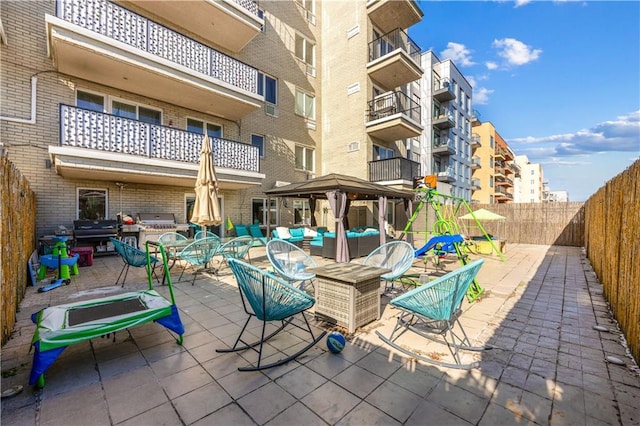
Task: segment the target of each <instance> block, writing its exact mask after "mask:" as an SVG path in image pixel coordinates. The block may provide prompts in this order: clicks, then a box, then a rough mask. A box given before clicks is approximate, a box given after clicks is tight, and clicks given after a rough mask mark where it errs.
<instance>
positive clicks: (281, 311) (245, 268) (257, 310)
mask: <svg viewBox="0 0 640 426" xmlns="http://www.w3.org/2000/svg"><path fill="white" fill-rule="evenodd" d="M228 263H229V267H230V268H231V270H232V271H233V274H234V276H235V278H236V281H237V283H238V288H239V289H240V297H241V299H242V306H243V308H244V311H245V312H246V313H247V315H248V317H247V321H246V322H245V324H244V327H242V330H241V331H240V334H239V335H238V338H237V339H236V341H235V343H234V344H233V347H231V348H223V349H216V352H238V351H244V350H247V349H252V350H254V351H256V352H257V353H258V361H257V362H256V363H255V364H254V365H249V366H246V367H240V368H238V370H240V371H256V370H264V369H266V368H271V367H276V366H278V365H282V364H285V363H287V362H289V361H291V360H294V359H296V358H297V357H298V356H300V355H302V354H303V353H304V352H306V351H308V350H309V349H311V348H312V347H313V346H314V345H315V344H316V343H318V342H319V341H320V340H322V338H323V337H324V336H325V334H326V331H323V332H322V333H320V334H319V335H318V336H316V335H314V333H313V330H312V329H311V326H310V325H309V321H308V320H307V317H306V316H305V314H304V312H305V311H306V310H308V309H309V308H311V307H312V306H313V305H314V304H315V302H316V301H315V299H314V298H313V297H311V296H309V295H308V294H307V293H305V292H304V291H301V290H298V289H297V288H295V287H293V286H291V285H289V284H287V282H286V281H284V280H282V279H280V278H278V277H276V276H275V275H273V274H271V273H269V272H267V271H265V270H262V269H260V268H257V267H255V266H252V265H249V264H248V263H245V262H242V261H240V260H236V259H229V260H228ZM298 314H300V316H301V317H302V319H303V320H304V322H303V324H298V323H294V322H293V318H294V316H295V315H298ZM251 318H256V319H258V320H260V321H262V330H261V334H260V340H258V341H256V342H253V343H247V342H246V341H245V340H243V334H244V332H245V331H246V330H247V325H249V321H251ZM268 322H280V326H279V327H278V328H277V329H276V330H275V331H274V332H272V333H270V334H269V335H265V334H266V327H267V323H268ZM289 324H291V325H292V326H294V327H297V328H299V329H300V330H302V331H304V332H307V333H309V335H310V336H311V341H310V342H309V343H308V344H307V345H305V346H304V347H303V348H302V349H300V350H299V351H297V352H296V353H294V354H291V355H288V356H285V357H283V358H281V359H280V360H278V361H275V362H273V363H268V364H263V363H262V349H263V346H264V344H265V342H267V341H270V339H272V338H273V337H275V336H276V335H277V334H278V333H280V332H281V331H282V330H284V329H285V327H286V326H287V325H289ZM298 334H299V333H298ZM270 343H271V345H273V343H272V342H270ZM257 346H258V348H257V349H256V347H257Z"/></svg>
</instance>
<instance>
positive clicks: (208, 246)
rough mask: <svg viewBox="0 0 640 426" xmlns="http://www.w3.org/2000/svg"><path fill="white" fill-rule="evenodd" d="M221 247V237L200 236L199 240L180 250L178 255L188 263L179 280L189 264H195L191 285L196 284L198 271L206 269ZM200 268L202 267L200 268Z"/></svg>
mask: <svg viewBox="0 0 640 426" xmlns="http://www.w3.org/2000/svg"><path fill="white" fill-rule="evenodd" d="M219 248H220V238H218V237H208V238H200V239H199V240H195V241H193V242H192V243H190V244H189V245H187V246H186V247H185V248H183V249H182V250H180V251H179V252H178V254H177V255H176V257H177V258H178V259H180V260H182V261H184V262H186V264H185V265H184V268H183V269H182V272H181V273H180V277H179V278H178V281H179V280H181V279H182V275H183V274H184V271H185V270H186V268H187V267H188V266H194V267H195V268H196V269H195V271H194V272H193V281H191V285H193V284H195V282H196V276H197V275H198V272H200V271H201V270H202V269H204V268H205V267H206V266H207V264H208V263H209V262H210V261H211V259H212V258H213V256H215V255H216V253H217V252H218V249H219ZM198 268H200V269H198Z"/></svg>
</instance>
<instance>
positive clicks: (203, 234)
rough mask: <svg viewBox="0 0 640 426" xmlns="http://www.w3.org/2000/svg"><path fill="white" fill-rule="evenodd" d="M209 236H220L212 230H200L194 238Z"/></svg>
mask: <svg viewBox="0 0 640 426" xmlns="http://www.w3.org/2000/svg"><path fill="white" fill-rule="evenodd" d="M208 237H212V238H218V239H219V238H220V237H218V236H217V235H216V234H214V233H213V232H211V231H198V232H196V234H195V235H194V237H193V238H194V239H196V240H199V239H201V238H208Z"/></svg>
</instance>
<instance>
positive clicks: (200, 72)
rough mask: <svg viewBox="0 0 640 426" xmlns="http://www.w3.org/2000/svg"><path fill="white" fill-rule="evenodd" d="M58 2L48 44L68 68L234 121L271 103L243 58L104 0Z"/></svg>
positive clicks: (84, 76)
mask: <svg viewBox="0 0 640 426" xmlns="http://www.w3.org/2000/svg"><path fill="white" fill-rule="evenodd" d="M150 3H164V2H150ZM166 3H171V2H166ZM56 4H57V9H56V17H54V16H51V15H46V18H45V20H46V27H47V35H48V37H47V43H48V45H47V47H48V51H49V56H50V57H51V58H52V59H53V64H54V66H55V68H56V69H57V70H58V71H59V72H61V73H63V74H69V75H73V76H75V77H79V78H82V79H84V80H88V81H93V82H97V83H100V84H103V85H105V86H111V87H114V88H117V89H120V90H125V91H128V92H131V93H135V94H138V95H141V96H145V97H149V98H153V99H158V100H160V101H163V102H167V103H170V104H173V105H178V106H181V107H184V108H189V109H192V110H194V111H200V112H202V113H205V114H212V115H216V116H219V117H223V118H226V119H229V120H233V121H237V120H239V119H240V118H242V117H243V116H245V115H247V114H249V113H250V112H252V111H254V110H256V109H258V108H261V107H262V105H263V104H264V98H263V97H262V96H260V95H258V70H257V69H255V68H253V67H251V66H249V65H247V64H245V63H243V62H240V61H238V60H236V59H234V58H232V57H230V56H227V55H225V54H223V53H221V52H219V51H217V50H215V49H211V48H210V47H208V46H206V45H204V44H202V43H199V42H197V41H195V40H192V39H190V38H188V37H185V36H183V35H182V34H180V33H177V32H175V31H172V30H170V29H168V28H166V27H164V26H162V25H160V24H158V23H156V22H153V21H151V20H149V19H147V18H144V17H143V16H140V15H138V14H136V13H133V12H131V11H129V10H127V9H125V8H123V7H121V6H118V5H116V4H113V3H110V2H107V1H104V0H83V1H80V0H60V1H58V2H57V3H56ZM160 88H161V90H160Z"/></svg>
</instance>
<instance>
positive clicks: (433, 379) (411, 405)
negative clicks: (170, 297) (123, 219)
mask: <svg viewBox="0 0 640 426" xmlns="http://www.w3.org/2000/svg"><path fill="white" fill-rule="evenodd" d="M475 257H477V256H473V258H475ZM505 257H506V261H505V262H501V261H500V260H499V259H498V258H497V257H495V256H486V257H485V259H486V261H485V263H484V265H483V267H482V269H481V270H480V273H479V275H478V282H479V283H480V284H481V285H482V286H483V287H484V288H485V290H486V291H485V294H484V295H483V296H482V297H481V298H480V299H479V300H478V301H476V302H473V303H468V302H465V304H464V309H465V313H464V314H463V316H462V318H461V320H462V322H463V324H464V326H465V329H466V331H467V334H468V335H469V337H470V338H471V340H472V341H473V342H474V343H480V344H490V345H493V346H495V347H496V349H494V350H491V351H485V352H482V353H480V354H479V355H475V356H476V358H477V359H478V360H479V361H480V368H477V369H474V370H470V371H461V370H452V369H447V368H442V367H438V366H435V365H431V364H425V363H421V362H416V361H415V360H413V359H408V358H407V357H404V356H401V355H400V354H398V353H395V352H394V351H393V350H392V349H391V348H390V347H388V346H385V345H384V344H383V343H382V341H381V340H380V339H379V338H378V337H377V336H376V334H375V331H376V330H380V331H382V332H383V333H384V334H387V335H388V333H389V331H390V330H391V328H392V327H393V324H394V322H395V317H396V315H397V313H398V312H397V310H395V309H391V308H390V307H389V306H387V304H386V302H388V300H389V299H388V298H387V297H383V298H382V317H381V319H380V320H379V321H376V322H373V323H371V324H369V325H367V326H364V327H362V328H360V329H358V330H356V333H354V335H352V336H350V339H349V342H348V344H347V347H346V348H345V349H344V351H343V352H341V353H340V354H337V355H336V354H332V353H330V352H328V351H327V349H326V345H325V342H324V341H322V342H321V343H319V344H318V345H316V346H315V347H314V348H312V349H311V350H309V351H308V352H307V353H305V354H304V355H303V356H301V357H299V358H298V359H297V360H296V361H293V362H290V363H288V364H286V365H283V366H280V367H276V368H273V369H269V370H264V371H262V372H239V371H238V370H237V367H238V366H241V365H246V364H248V363H250V362H253V361H255V359H256V355H255V353H253V352H246V353H239V354H221V353H217V352H216V351H215V349H216V348H221V347H225V346H229V345H232V344H233V341H234V339H235V337H236V336H237V334H238V332H239V331H240V328H241V327H242V324H243V323H244V321H245V319H246V316H245V315H246V314H245V313H244V311H243V310H242V305H241V301H240V297H239V293H238V289H237V287H236V285H235V280H234V278H233V276H232V275H231V274H230V271H229V269H228V268H226V269H225V270H223V272H222V275H221V276H220V277H219V278H217V277H216V276H215V275H213V274H202V275H200V276H199V277H198V278H197V280H196V282H195V285H194V286H192V285H191V275H188V276H186V279H185V278H184V277H183V281H182V282H174V289H175V295H176V302H177V305H178V307H179V308H180V315H181V318H182V321H183V322H184V324H185V327H186V333H185V336H184V344H183V345H182V346H179V345H177V344H176V342H175V339H174V336H172V334H171V333H170V332H169V331H167V330H166V329H165V328H164V327H162V326H159V325H157V324H154V323H151V324H146V325H144V326H142V327H138V328H134V329H131V330H130V332H127V331H122V332H118V333H117V334H116V337H115V341H114V339H113V337H105V338H99V339H93V340H91V341H88V342H84V343H81V344H77V345H72V346H70V347H69V348H67V349H66V350H65V351H64V352H63V354H62V355H61V356H60V358H59V359H58V360H57V361H56V362H55V363H54V364H53V365H52V366H51V367H50V368H49V370H48V371H47V373H46V386H45V388H44V389H43V390H37V389H35V388H33V387H30V386H28V385H27V383H28V375H29V371H30V368H31V358H32V356H33V352H29V349H30V343H31V338H32V335H33V331H34V325H33V324H32V323H31V320H30V315H31V314H32V313H34V312H36V311H38V310H40V309H42V308H44V307H46V306H48V305H56V304H60V303H65V302H71V301H79V300H83V299H88V298H95V297H102V296H105V295H111V294H117V293H120V292H122V291H123V289H122V288H121V287H120V286H114V282H115V279H116V278H117V276H118V273H119V272H120V268H121V266H122V262H121V260H120V259H119V258H118V257H116V256H106V257H96V258H95V259H94V264H93V266H91V267H84V268H81V269H80V275H79V276H75V277H73V278H72V282H71V284H70V285H68V286H64V287H61V288H58V289H55V290H52V291H50V292H47V293H38V292H37V291H36V289H35V288H33V287H29V288H28V289H27V292H26V296H25V299H24V300H23V302H22V303H21V305H20V311H19V313H18V321H17V324H16V327H15V331H14V333H13V336H12V338H11V339H10V340H9V341H8V342H7V344H6V345H5V346H4V347H3V348H2V351H1V356H2V373H3V374H2V389H3V390H4V389H7V388H9V387H11V386H13V385H23V386H24V390H23V391H22V392H21V393H20V394H18V395H16V396H14V397H11V398H5V399H3V400H2V414H1V420H2V423H3V424H6V425H65V426H67V425H129V424H130V425H147V424H148V425H158V424H167V425H214V424H215V425H244V424H246V425H255V424H259V425H263V424H269V425H315V424H317V425H325V424H340V425H349V424H351V425H372V424H384V425H393V424H407V425H425V424H433V425H445V424H452V425H467V424H473V425H498V424H500V425H502V424H540V425H546V424H551V425H564V424H571V425H638V424H640V408H638V407H640V378H639V376H638V369H637V366H636V365H635V364H634V363H633V361H632V359H631V358H630V357H629V356H628V355H627V354H626V351H625V347H624V344H623V343H622V342H621V335H620V333H619V331H618V330H617V326H616V324H615V321H613V320H612V318H611V315H610V312H609V310H608V307H607V304H606V302H605V300H604V297H603V294H602V286H601V285H600V284H599V283H598V280H597V278H596V276H595V274H594V272H593V270H592V269H591V266H590V265H589V261H588V260H587V259H586V258H585V256H584V253H583V250H582V249H580V248H576V247H558V246H536V245H525V244H512V245H510V246H508V248H507V252H506V253H505ZM251 258H252V263H254V264H256V265H258V266H262V267H267V266H268V261H267V260H266V257H265V256H264V248H254V249H252V251H251ZM318 260H320V261H321V263H323V262H326V260H321V259H318ZM360 260H361V259H360ZM355 261H356V262H357V261H359V260H358V259H356V260H355ZM441 266H443V267H444V268H446V270H452V269H454V268H456V267H457V266H458V263H457V261H455V260H451V261H449V260H446V259H445V261H444V262H443V263H442V265H441ZM423 270H424V266H423V264H422V263H421V262H420V261H416V263H415V272H423ZM173 272H174V274H172V276H173V277H174V280H175V279H177V276H178V274H176V273H175V272H176V271H173ZM427 272H429V273H431V274H435V273H436V272H437V271H436V269H434V267H433V265H431V264H429V265H428V269H427ZM144 286H145V276H144V271H143V270H142V269H132V270H131V271H130V273H129V277H128V278H127V284H126V285H125V289H124V291H131V290H139V289H142V288H144ZM158 288H159V291H160V292H161V293H164V294H167V293H168V291H167V287H166V286H164V287H158ZM313 324H314V327H316V328H317V329H318V330H320V329H323V328H326V327H330V326H328V325H327V324H325V323H322V322H315V321H314V322H313ZM595 325H601V326H604V327H606V328H607V330H608V331H607V332H602V331H597V330H595V329H594V328H593V326H595ZM259 326H260V324H258V322H257V321H256V323H255V324H252V331H253V332H254V333H257V331H256V330H257V327H259ZM403 339H404V340H402V344H403V345H406V346H408V347H410V348H411V349H412V350H414V351H419V352H420V353H422V354H426V355H427V356H431V357H446V356H448V355H447V353H448V351H447V349H446V347H444V346H442V345H437V344H435V343H429V344H427V343H426V341H425V340H424V339H417V338H412V337H410V336H406V338H405V336H403ZM300 344H301V339H300V336H299V333H297V332H296V331H292V332H290V333H285V334H283V335H282V336H280V337H278V338H277V339H275V340H274V341H273V342H272V343H271V344H270V345H268V346H267V349H266V350H267V354H268V355H271V356H273V357H277V356H278V353H281V352H282V353H292V352H293V351H295V349H296V348H297V347H299V345H300ZM607 356H615V357H617V358H619V359H622V360H623V361H624V362H625V363H626V365H622V366H621V365H615V364H612V363H608V362H606V360H605V359H606V357H607Z"/></svg>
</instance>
